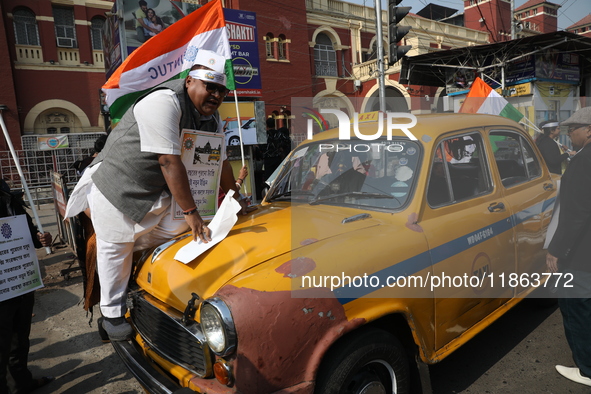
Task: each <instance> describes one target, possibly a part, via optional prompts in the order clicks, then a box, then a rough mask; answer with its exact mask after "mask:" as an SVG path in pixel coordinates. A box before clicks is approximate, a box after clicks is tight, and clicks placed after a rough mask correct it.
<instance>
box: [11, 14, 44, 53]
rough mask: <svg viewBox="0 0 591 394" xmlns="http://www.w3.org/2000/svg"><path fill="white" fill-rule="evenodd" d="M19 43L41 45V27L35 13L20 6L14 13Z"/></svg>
mask: <svg viewBox="0 0 591 394" xmlns="http://www.w3.org/2000/svg"><path fill="white" fill-rule="evenodd" d="M12 16H13V23H14V35H15V37H16V44H17V45H39V29H38V27H37V20H36V19H35V14H34V13H33V12H31V11H30V10H28V9H25V8H19V9H17V10H15V11H14V12H13V13H12Z"/></svg>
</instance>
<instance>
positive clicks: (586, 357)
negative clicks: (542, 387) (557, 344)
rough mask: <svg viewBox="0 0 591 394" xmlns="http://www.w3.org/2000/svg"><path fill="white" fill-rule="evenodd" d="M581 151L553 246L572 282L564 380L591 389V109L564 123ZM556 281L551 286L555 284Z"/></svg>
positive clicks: (550, 263)
mask: <svg viewBox="0 0 591 394" xmlns="http://www.w3.org/2000/svg"><path fill="white" fill-rule="evenodd" d="M562 125H563V126H568V135H569V137H570V139H571V141H572V143H573V146H574V147H575V149H579V151H578V153H577V154H576V156H574V157H573V158H572V159H571V161H570V163H569V165H568V167H567V168H566V171H565V172H564V175H562V179H561V184H560V202H559V204H560V206H559V212H560V213H559V215H558V226H557V228H556V232H555V233H554V236H553V237H552V241H550V244H549V246H548V254H547V255H546V265H547V267H548V270H549V271H550V272H561V273H562V274H563V277H564V278H572V281H570V282H571V284H572V285H573V286H574V287H573V288H567V287H566V286H564V285H565V284H566V283H565V282H564V281H561V282H559V283H558V286H557V287H558V296H559V298H558V305H559V307H560V312H561V313H562V319H563V325H564V332H565V336H566V339H567V341H568V344H569V346H570V349H571V351H572V356H573V360H574V362H575V365H576V366H575V367H565V366H562V365H556V370H557V371H558V373H560V374H561V375H562V376H564V377H566V378H567V379H570V380H572V381H574V382H577V383H581V384H584V385H586V386H591V335H590V331H589V327H591V107H585V108H582V109H580V110H578V111H577V112H575V113H574V114H573V115H572V116H571V117H570V118H568V119H567V120H566V121H564V122H562ZM554 283H555V282H551V284H552V285H554Z"/></svg>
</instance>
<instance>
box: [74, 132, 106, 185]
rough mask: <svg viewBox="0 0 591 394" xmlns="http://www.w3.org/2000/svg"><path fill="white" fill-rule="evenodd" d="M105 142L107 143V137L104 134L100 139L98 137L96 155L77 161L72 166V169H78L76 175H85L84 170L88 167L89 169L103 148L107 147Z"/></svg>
mask: <svg viewBox="0 0 591 394" xmlns="http://www.w3.org/2000/svg"><path fill="white" fill-rule="evenodd" d="M105 142H107V135H106V134H103V135H101V136H100V137H98V138H97V139H96V141H94V153H93V154H92V155H90V156H88V157H86V158H84V159H82V160H76V161H75V162H74V163H73V164H72V167H73V168H75V169H76V173H77V174H78V175H82V174H83V173H84V170H85V169H86V167H88V166H89V165H90V163H92V161H93V160H94V158H95V157H97V156H98V154H99V153H100V152H101V151H102V150H103V147H104V146H105Z"/></svg>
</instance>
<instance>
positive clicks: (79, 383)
mask: <svg viewBox="0 0 591 394" xmlns="http://www.w3.org/2000/svg"><path fill="white" fill-rule="evenodd" d="M40 218H41V222H42V224H43V225H44V227H45V230H46V231H47V230H48V231H50V232H51V233H52V234H54V235H56V234H58V232H57V226H56V220H55V213H54V211H53V205H42V206H41V211H40ZM54 250H55V253H54V254H52V255H45V252H44V251H43V250H39V251H38V256H39V257H40V263H41V266H42V270H44V283H45V285H46V287H45V288H43V289H40V290H37V291H36V305H35V316H34V317H33V327H32V332H31V336H30V338H31V352H30V357H29V360H30V362H29V365H30V367H31V370H32V372H33V374H34V375H35V376H43V375H53V376H55V377H56V378H57V379H56V380H55V381H54V382H52V383H51V384H49V385H48V386H46V387H44V388H42V389H40V390H38V391H36V392H35V393H36V394H50V393H67V394H84V393H90V394H99V393H102V394H105V393H106V394H120V393H121V394H136V393H137V394H139V393H143V390H142V389H141V387H140V386H139V385H138V384H137V382H136V381H135V380H134V379H133V377H131V375H130V374H129V373H128V372H127V371H126V370H125V367H124V366H123V365H122V364H121V362H120V361H119V359H118V357H117V356H116V355H115V354H114V352H113V349H112V347H111V345H109V344H103V343H102V342H101V341H100V339H99V337H98V334H97V332H96V322H94V321H93V323H92V326H89V324H88V322H89V316H87V315H86V313H85V312H84V310H83V308H82V305H81V304H80V300H81V297H82V278H81V276H80V274H79V273H73V274H72V275H71V278H70V279H69V280H65V279H64V278H63V277H62V276H61V275H60V270H62V269H64V268H68V267H69V266H70V265H71V264H74V263H75V261H74V256H73V255H72V252H71V250H70V249H68V248H61V249H60V248H54ZM534 304H535V303H534V302H533V301H532V300H525V301H524V302H522V303H521V304H520V305H519V306H518V307H517V308H515V309H514V310H512V311H510V312H509V313H508V314H506V315H505V316H504V317H503V318H502V319H500V320H499V321H497V322H496V323H494V324H493V325H492V326H490V327H489V328H487V329H486V330H485V331H484V332H483V333H481V334H479V335H478V336H477V337H476V338H474V339H473V340H472V341H471V342H470V343H468V344H467V345H466V346H464V347H462V348H461V349H459V350H458V351H456V352H455V353H453V354H452V355H451V356H450V357H448V358H447V359H445V360H444V361H442V362H441V363H439V364H437V365H435V366H432V367H431V368H430V370H431V378H432V385H433V392H434V394H451V393H471V394H474V393H476V394H482V393H493V394H495V393H503V394H505V393H507V394H530V393H531V394H539V393H554V394H566V393H572V394H588V393H591V388H589V387H585V386H582V385H578V384H576V383H572V382H570V381H568V380H566V379H564V378H562V377H560V376H559V375H558V373H556V372H555V370H554V364H556V363H562V364H564V365H572V359H571V355H570V350H569V349H568V346H567V344H566V340H565V338H564V331H563V329H562V319H561V316H560V312H559V311H558V310H557V308H556V307H552V308H545V309H544V308H540V307H538V306H536V305H534ZM97 313H98V312H97ZM245 394H263V393H245Z"/></svg>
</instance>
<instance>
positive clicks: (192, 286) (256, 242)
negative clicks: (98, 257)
mask: <svg viewBox="0 0 591 394" xmlns="http://www.w3.org/2000/svg"><path fill="white" fill-rule="evenodd" d="M380 223H381V221H380V220H378V219H374V218H372V217H371V211H366V210H360V209H352V208H343V207H336V206H328V205H315V206H311V205H308V204H302V205H300V204H298V205H295V204H294V205H291V204H289V203H273V204H268V205H266V206H261V207H259V209H258V210H256V211H255V212H253V213H251V214H249V215H247V216H241V217H239V220H238V222H237V223H236V224H235V225H234V227H233V228H232V230H231V231H230V233H229V234H228V236H227V237H226V238H225V239H224V240H223V241H221V242H220V243H219V244H217V245H215V246H214V247H213V248H211V249H209V250H208V251H207V252H205V253H203V254H202V255H201V256H199V257H197V258H196V259H195V260H193V261H191V262H190V263H188V264H183V263H181V262H179V261H177V260H175V259H174V256H175V254H176V253H177V251H178V250H179V249H180V248H181V247H183V246H185V245H186V244H188V243H189V242H190V240H191V237H190V236H189V237H185V238H183V239H180V240H178V241H176V242H174V243H172V244H171V245H170V246H167V247H165V249H164V250H163V251H161V252H160V253H158V254H157V257H156V258H154V255H150V256H148V257H147V259H145V260H144V261H143V262H142V263H141V264H140V266H139V267H138V269H137V271H136V281H137V283H138V285H140V287H141V288H142V289H144V290H146V291H147V292H149V293H150V294H152V295H153V296H155V297H157V298H158V299H160V300H161V301H163V302H165V303H167V304H169V305H171V306H173V307H175V308H177V309H179V310H183V309H184V308H185V306H186V303H187V301H188V300H190V299H191V293H197V294H198V295H199V297H200V298H201V299H205V298H207V297H211V296H212V295H214V294H215V292H216V291H217V290H218V289H220V288H221V287H222V286H223V285H224V284H226V283H227V282H228V281H230V280H232V279H233V278H235V277H236V276H238V275H240V274H242V273H244V272H246V271H248V270H249V269H251V268H252V267H255V266H257V265H259V264H261V263H264V262H266V261H269V260H271V259H274V258H276V257H278V256H281V255H284V254H287V253H289V252H290V251H293V250H296V249H299V248H302V247H305V246H306V245H308V244H313V243H316V242H318V241H322V240H325V239H328V238H331V237H335V236H338V235H341V234H344V233H348V232H352V231H355V232H356V231H359V230H362V229H364V228H368V227H373V226H378V225H380ZM179 238H181V237H179ZM286 258H287V259H289V256H286Z"/></svg>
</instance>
